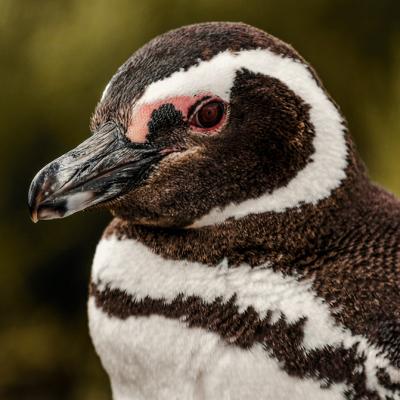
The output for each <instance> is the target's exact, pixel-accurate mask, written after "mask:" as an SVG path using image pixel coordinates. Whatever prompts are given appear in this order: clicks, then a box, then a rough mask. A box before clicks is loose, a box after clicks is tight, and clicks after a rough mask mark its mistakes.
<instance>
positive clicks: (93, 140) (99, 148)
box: [28, 122, 163, 222]
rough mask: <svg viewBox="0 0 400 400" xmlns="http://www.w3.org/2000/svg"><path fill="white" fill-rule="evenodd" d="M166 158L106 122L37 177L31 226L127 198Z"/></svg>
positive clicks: (31, 196) (30, 202) (32, 194)
mask: <svg viewBox="0 0 400 400" xmlns="http://www.w3.org/2000/svg"><path fill="white" fill-rule="evenodd" d="M162 155H163V152H162V151H160V149H156V148H154V147H152V146H150V145H143V144H134V143H131V142H130V141H129V140H128V139H126V137H125V135H124V133H123V131H122V129H121V128H120V127H119V126H118V125H117V124H115V123H111V122H108V123H106V124H105V125H103V126H102V127H101V128H100V129H99V130H98V131H97V132H96V133H94V134H93V135H92V136H91V137H90V138H89V139H87V140H85V141H84V142H83V143H81V144H80V145H79V146H78V147H76V148H75V149H73V150H71V151H70V152H68V153H66V154H64V155H63V156H61V157H59V158H57V159H56V160H54V161H52V162H51V163H50V164H48V165H46V166H45V167H44V168H42V169H41V170H40V171H39V172H38V173H37V174H36V176H35V178H34V179H33V181H32V183H31V185H30V188H29V195H28V205H29V210H30V214H31V218H32V221H33V222H37V221H39V220H41V219H54V218H63V217H66V216H68V215H71V214H73V213H75V212H77V211H81V210H84V209H86V208H88V207H92V206H94V205H99V204H100V203H105V202H107V201H110V200H113V199H115V198H117V197H119V196H122V195H124V194H125V193H127V192H128V191H130V190H131V189H133V188H135V187H136V186H138V185H140V183H141V182H142V181H143V180H144V179H146V177H147V175H148V174H149V172H150V171H151V169H152V167H153V166H154V165H155V164H156V163H157V162H158V161H159V160H160V159H161V158H162Z"/></svg>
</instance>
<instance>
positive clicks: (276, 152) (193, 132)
mask: <svg viewBox="0 0 400 400" xmlns="http://www.w3.org/2000/svg"><path fill="white" fill-rule="evenodd" d="M91 128H92V132H93V133H92V135H91V136H90V137H89V138H88V139H87V140H86V141H84V142H83V143H82V144H80V145H79V146H78V147H76V148H75V149H73V150H71V151H70V152H68V153H66V154H65V155H63V156H61V157H59V158H58V159H56V160H54V161H53V162H51V163H50V164H48V165H47V166H45V167H44V168H43V169H42V170H41V171H39V172H38V174H37V175H36V177H35V178H34V180H33V182H32V184H31V187H30V191H29V206H30V209H31V215H32V218H33V220H38V219H52V218H60V217H64V216H67V215H70V214H72V213H75V212H77V211H80V210H83V209H86V208H93V207H104V208H107V209H109V210H110V211H111V212H112V213H113V214H114V215H115V216H118V217H120V218H123V219H128V220H132V221H134V222H137V223H142V224H152V225H162V226H204V225H210V224H216V223H221V222H223V221H225V220H227V219H230V218H241V217H244V216H246V215H248V214H251V213H263V212H271V211H272V212H281V211H284V210H286V209H290V208H295V207H299V206H301V205H303V204H317V203H318V202H319V201H320V200H322V199H324V198H327V197H328V196H330V195H331V193H332V192H333V191H334V190H335V189H337V188H338V187H339V186H340V185H341V184H342V182H343V181H344V180H345V178H346V168H347V167H348V160H349V154H348V153H349V143H348V142H349V138H348V136H347V132H346V127H345V123H344V120H343V118H342V116H341V114H340V112H339V111H338V109H337V107H336V106H335V104H334V103H333V102H332V100H331V99H330V97H329V96H328V95H327V93H326V91H325V90H324V88H323V87H322V85H321V83H320V81H319V79H318V77H317V76H316V74H315V73H314V71H313V70H312V68H311V67H310V66H309V65H308V64H307V63H306V62H305V61H304V60H303V59H302V58H301V57H300V56H299V55H298V54H297V52H296V51H295V50H293V48H292V47H291V46H289V45H287V44H285V43H283V42H282V41H280V40H278V39H276V38H274V37H273V36H271V35H269V34H267V33H265V32H263V31H260V30H258V29H256V28H253V27H251V26H248V25H245V24H241V23H203V24H197V25H191V26H187V27H183V28H180V29H177V30H174V31H171V32H168V33H166V34H164V35H161V36H159V37H157V38H155V39H153V40H152V41H150V42H149V43H148V44H147V45H145V46H144V47H142V48H141V49H139V50H138V51H137V52H136V53H135V54H133V56H132V57H130V58H129V59H128V60H127V61H126V62H125V63H124V64H123V65H122V66H121V67H120V68H119V69H118V71H117V73H116V74H115V75H114V76H113V77H112V79H111V81H110V82H109V84H108V85H107V87H106V89H105V90H104V93H103V95H102V98H101V100H100V102H99V104H98V105H97V108H96V110H95V112H94V115H93V118H92V123H91Z"/></svg>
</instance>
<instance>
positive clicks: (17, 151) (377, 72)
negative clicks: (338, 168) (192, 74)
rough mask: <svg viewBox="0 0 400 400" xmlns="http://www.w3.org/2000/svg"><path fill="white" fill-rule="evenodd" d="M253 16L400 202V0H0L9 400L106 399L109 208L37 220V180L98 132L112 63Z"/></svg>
mask: <svg viewBox="0 0 400 400" xmlns="http://www.w3.org/2000/svg"><path fill="white" fill-rule="evenodd" d="M210 20H230V21H244V22H247V23H250V24H253V25H255V26H258V27H260V28H263V29H265V30H267V31H268V32H270V33H272V34H274V35H276V36H278V37H280V38H282V39H284V40H285V41H287V42H289V43H291V44H292V45H293V46H294V47H295V48H296V49H297V50H298V51H300V53H301V54H302V55H303V56H304V57H305V58H306V59H307V60H308V61H309V62H311V64H312V65H313V66H314V67H315V68H316V70H317V72H318V73H319V75H320V77H321V78H322V80H323V82H324V84H325V86H326V87H327V89H328V90H329V92H330V93H331V94H332V95H333V97H334V98H335V100H336V101H337V102H338V103H339V104H340V106H341V108H342V110H343V112H344V114H345V115H346V117H347V119H348V121H349V125H350V129H351V131H352V133H353V135H354V137H355V140H356V142H357V144H358V148H359V150H360V152H361V154H362V156H363V158H364V160H365V161H366V163H367V165H368V167H369V170H370V173H371V175H372V177H373V178H374V179H375V180H376V181H378V182H379V183H381V184H382V185H384V186H386V187H387V188H389V189H390V190H391V191H393V192H395V193H397V194H400V180H399V175H400V161H399V155H400V122H399V121H400V116H399V112H400V1H396V0H393V1H385V0H379V1H377V0H365V1H361V0H360V1H351V0H337V1H328V0H314V1H312V0H303V1H297V0H296V1H295V0H293V1H289V0H278V1H274V0H270V1H267V0H264V1H262V0H259V1H252V0H246V1H234V0H213V1H211V0H201V1H195V0H192V1H179V0H169V1H156V0H114V1H105V0H98V1H95V0H70V1H57V0H42V1H34V0H31V1H28V0H27V1H19V0H0V83H1V85H0V90H1V93H0V133H1V137H0V139H1V141H0V143H1V145H0V190H1V192H0V193H1V196H0V209H1V215H0V239H1V240H0V256H1V258H0V273H1V275H0V308H1V309H0V312H1V319H0V346H1V347H0V399H7V400H8V399H18V400H25V399H29V400H32V399H33V400H36V399H40V400H47V399H61V400H62V399H77V400H81V399H82V400H83V399H85V400H102V399H110V390H109V385H108V381H107V377H106V375H105V373H104V372H103V370H102V369H101V366H100V362H99V360H98V358H97V356H96V354H95V352H94V349H93V347H92V345H91V342H90V339H89V335H88V330H87V317H86V305H85V304H86V299H87V294H86V293H87V284H88V279H89V273H90V264H91V258H92V255H93V252H94V249H95V245H96V242H97V240H98V238H99V236H100V235H101V232H102V229H103V228H104V226H105V225H106V223H107V221H108V220H109V219H110V217H109V215H107V213H106V212H103V213H102V212H88V213H81V214H78V215H74V216H72V217H70V218H67V219H65V220H57V221H50V222H41V223H39V224H37V225H34V224H33V223H31V222H30V220H29V216H28V212H27V207H26V198H27V190H28V186H29V183H30V180H31V178H32V177H33V175H34V174H35V173H36V171H37V170H38V169H39V168H40V167H41V166H43V165H44V164H45V163H47V162H49V161H50V160H52V159H54V158H55V157H56V156H58V155H60V154H61V153H63V152H65V151H66V150H68V149H70V148H72V147H73V146H75V145H76V144H78V143H79V142H80V141H82V140H83V139H84V138H85V137H86V136H87V135H88V133H89V130H88V122H89V117H90V114H91V112H92V111H93V109H94V106H95V104H96V102H97V101H98V99H99V96H100V94H101V92H102V90H103V88H104V87H105V85H106V83H107V82H108V80H109V79H110V77H111V76H112V75H113V73H114V72H115V70H116V68H117V67H118V66H119V65H120V64H121V63H122V62H123V61H125V59H126V58H128V57H129V56H130V54H131V53H132V52H133V51H135V50H136V49H137V48H138V47H140V46H141V45H143V44H144V43H146V42H147V41H148V40H149V39H150V38H152V37H154V36H155V35H157V34H160V33H162V32H164V31H166V30H168V29H171V28H175V27H178V26H181V25H184V24H189V23H194V22H199V21H210Z"/></svg>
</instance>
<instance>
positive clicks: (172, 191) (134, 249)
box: [28, 22, 400, 400]
mask: <svg viewBox="0 0 400 400" xmlns="http://www.w3.org/2000/svg"><path fill="white" fill-rule="evenodd" d="M91 130H92V135H91V136H90V137H89V138H88V139H86V140H85V141H84V142H83V143H82V144H80V145H79V146H78V147H76V148H75V149H73V150H71V151H70V152H67V153H66V154H64V155H62V156H61V157H59V158H57V159H56V160H55V161H52V162H51V163H50V164H48V165H47V166H45V167H44V168H43V169H42V170H41V171H39V172H38V173H37V175H36V176H35V178H34V179H33V181H32V183H31V186H30V190H29V195H28V203H29V208H30V213H31V218H32V219H33V221H35V222H36V221H38V220H47V219H53V218H62V217H65V216H68V215H70V214H73V213H75V212H77V211H81V210H85V209H94V208H105V209H107V210H109V211H110V212H111V214H112V215H113V220H112V222H111V223H110V225H109V226H108V227H107V228H106V230H105V232H104V234H103V236H102V238H101V240H100V242H99V244H98V246H97V249H96V252H95V256H94V261H93V265H92V273H91V282H90V290H89V301H88V312H89V328H90V334H91V337H92V340H93V343H94V346H95V349H96V351H97V353H98V355H99V357H100V359H101V362H102V365H103V366H104V368H105V370H106V371H107V373H108V375H109V377H110V382H111V389H112V394H113V398H114V399H115V400H128V399H185V400H188V399H196V400H197V399H231V400H242V399H252V398H258V399H266V400H268V399H274V400H287V399H291V400H304V399H318V400H325V399H326V400H340V399H351V400H364V399H370V400H372V399H374V400H376V399H382V400H384V399H385V400H388V399H390V400H394V399H400V290H399V286H400V233H399V225H400V203H399V201H398V200H397V199H396V198H395V197H394V196H393V195H392V194H389V193H388V192H386V191H385V190H384V189H382V188H380V187H378V186H377V185H375V184H374V183H372V182H371V181H370V179H369V177H368V174H367V171H366V167H365V166H364V164H363V162H362V160H361V159H360V157H359V155H358V153H357V151H356V149H355V146H354V142H353V140H352V138H351V136H350V134H349V132H348V128H347V125H346V121H345V119H344V117H343V115H342V114H341V111H340V109H339V107H338V106H337V105H336V104H335V102H334V101H333V100H332V98H331V97H330V96H329V94H328V93H327V91H326V90H325V88H324V86H323V85H322V83H321V81H320V80H319V78H318V76H317V75H316V72H315V71H314V70H313V68H312V67H311V66H310V65H309V64H308V63H307V62H306V61H305V60H304V59H303V58H302V57H301V56H300V55H299V54H298V53H297V52H296V51H295V50H294V49H293V48H292V47H291V46H290V45H288V44H286V43H284V42H282V41H281V40H279V39H277V38H275V37H273V36H271V35H269V34H267V33H265V32H263V31H261V30H259V29H257V28H254V27H252V26H249V25H246V24H243V23H227V22H215V23H200V24H195V25H190V26H185V27H181V28H179V29H176V30H173V31H170V32H167V33H165V34H163V35H161V36H158V37H156V38H155V39H153V40H151V41H150V42H149V43H147V44H146V45H145V46H144V47H142V48H140V49H139V50H138V51H136V52H135V53H134V54H133V55H132V56H131V57H130V58H129V59H128V60H127V61H126V62H125V63H124V64H123V65H122V66H121V67H120V68H119V69H118V71H117V72H116V74H115V75H114V76H113V77H112V79H111V80H110V82H109V84H108V85H107V86H106V89H105V90H104V92H103V95H102V97H101V100H100V101H99V103H98V105H97V107H96V110H95V112H94V115H93V117H92V121H91Z"/></svg>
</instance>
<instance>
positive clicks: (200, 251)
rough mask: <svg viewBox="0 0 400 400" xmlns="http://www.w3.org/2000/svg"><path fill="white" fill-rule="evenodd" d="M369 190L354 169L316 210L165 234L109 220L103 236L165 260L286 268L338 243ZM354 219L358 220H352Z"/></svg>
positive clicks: (257, 216) (297, 210) (254, 216)
mask: <svg viewBox="0 0 400 400" xmlns="http://www.w3.org/2000/svg"><path fill="white" fill-rule="evenodd" d="M373 188H374V186H373V185H372V184H371V183H370V182H369V180H368V178H367V177H366V175H365V173H364V169H363V168H362V166H361V168H353V169H352V173H349V174H348V175H347V177H346V179H345V180H344V182H343V183H342V185H341V186H340V187H339V188H337V189H335V190H334V192H333V193H332V194H331V196H329V197H328V198H326V199H324V200H322V201H320V202H319V203H318V204H316V205H312V204H306V205H302V206H300V207H297V208H292V209H288V210H286V211H284V212H280V213H276V212H266V213H261V214H251V215H247V216H245V217H243V218H240V219H229V220H227V221H225V222H223V223H221V224H217V225H211V226H205V227H201V228H189V229H179V228H165V227H155V226H146V225H138V224H137V223H135V222H133V221H129V220H122V219H118V218H116V219H114V220H113V221H112V222H111V224H110V225H109V227H108V228H107V229H106V231H105V233H104V236H105V237H109V236H112V235H114V236H117V238H119V239H133V240H137V241H139V242H141V243H142V244H144V245H146V246H147V247H149V248H150V249H151V250H152V251H153V252H155V253H156V254H159V255H160V256H162V257H164V258H166V259H175V260H182V259H185V260H188V261H192V262H201V263H204V264H209V265H216V264H218V263H220V262H221V261H222V260H223V259H227V261H228V265H232V266H235V265H239V264H241V263H246V264H249V265H251V266H254V267H256V266H258V265H262V264H265V263H266V262H271V263H273V264H274V265H277V264H281V265H288V266H289V265H290V264H292V263H293V262H294V261H295V260H298V259H299V257H303V256H304V255H309V254H316V253H317V252H318V250H319V249H323V248H324V249H326V248H327V247H329V245H330V242H332V241H335V240H340V237H341V236H342V235H345V234H346V232H348V231H349V229H351V227H352V224H353V221H355V220H360V218H359V215H358V214H359V213H360V212H361V210H362V212H365V209H366V207H368V203H367V202H366V201H365V200H366V199H367V198H368V197H369V196H368V192H369V191H371V190H373ZM356 214H357V215H356Z"/></svg>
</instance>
